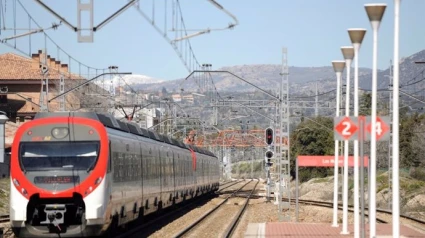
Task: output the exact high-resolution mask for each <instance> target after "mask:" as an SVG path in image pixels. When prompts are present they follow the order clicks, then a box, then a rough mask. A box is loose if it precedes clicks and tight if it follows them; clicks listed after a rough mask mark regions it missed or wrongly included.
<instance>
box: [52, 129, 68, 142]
mask: <svg viewBox="0 0 425 238" xmlns="http://www.w3.org/2000/svg"><path fill="white" fill-rule="evenodd" d="M67 135H68V128H66V127H56V128H53V130H52V136H53V137H54V138H56V139H62V138H65V137H66V136H67Z"/></svg>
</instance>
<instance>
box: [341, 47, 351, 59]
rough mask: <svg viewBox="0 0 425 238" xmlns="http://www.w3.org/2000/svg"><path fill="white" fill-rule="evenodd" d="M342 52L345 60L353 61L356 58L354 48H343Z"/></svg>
mask: <svg viewBox="0 0 425 238" xmlns="http://www.w3.org/2000/svg"><path fill="white" fill-rule="evenodd" d="M341 52H342V55H343V56H344V59H345V60H352V59H353V58H354V47H352V46H343V47H341Z"/></svg>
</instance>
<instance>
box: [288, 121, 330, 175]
mask: <svg viewBox="0 0 425 238" xmlns="http://www.w3.org/2000/svg"><path fill="white" fill-rule="evenodd" d="M332 128H333V119H332V118H326V117H316V118H314V119H307V118H305V120H304V121H303V122H301V123H300V124H299V125H298V126H297V128H296V129H295V130H294V131H293V132H292V134H291V141H290V144H291V158H293V160H292V161H291V168H292V174H294V171H295V158H296V157H297V156H298V155H333V154H334V138H333V130H332ZM331 171H332V169H328V168H300V169H299V172H300V173H299V175H300V181H306V180H308V179H310V178H313V177H324V176H327V174H329V173H330V172H331Z"/></svg>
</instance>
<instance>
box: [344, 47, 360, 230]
mask: <svg viewBox="0 0 425 238" xmlns="http://www.w3.org/2000/svg"><path fill="white" fill-rule="evenodd" d="M341 51H342V55H343V56H344V59H345V66H346V68H347V83H346V87H345V88H346V92H345V116H347V117H348V116H350V71H351V62H352V60H353V58H354V48H353V47H352V46H344V47H341ZM343 196H344V201H343V209H342V213H343V215H342V216H343V217H342V232H341V233H342V234H350V232H349V231H348V221H347V220H348V140H344V194H343ZM354 197H356V195H354ZM355 209H356V203H354V217H356V215H357V217H358V215H359V214H358V213H359V211H358V204H357V211H356V210H355Z"/></svg>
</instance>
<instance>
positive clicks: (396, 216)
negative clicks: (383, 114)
mask: <svg viewBox="0 0 425 238" xmlns="http://www.w3.org/2000/svg"><path fill="white" fill-rule="evenodd" d="M400 1H401V0H394V75H393V125H392V127H393V138H392V139H393V161H392V164H393V194H392V195H393V237H399V236H400V223H399V222H400V202H399V199H400V195H399V193H400V191H399V141H398V139H399V124H398V123H399V114H398V111H399V110H398V109H399V108H398V107H399V102H398V100H399V72H400V68H399V58H398V57H399V32H400Z"/></svg>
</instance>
